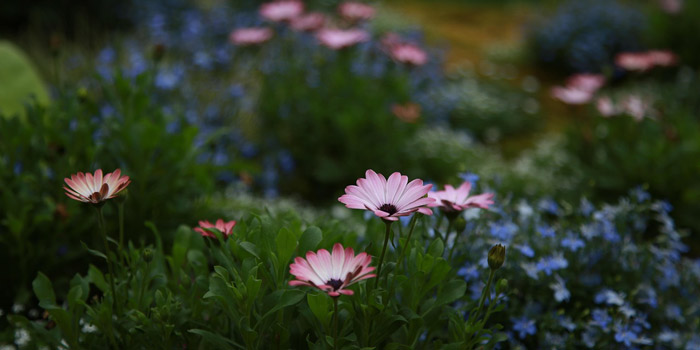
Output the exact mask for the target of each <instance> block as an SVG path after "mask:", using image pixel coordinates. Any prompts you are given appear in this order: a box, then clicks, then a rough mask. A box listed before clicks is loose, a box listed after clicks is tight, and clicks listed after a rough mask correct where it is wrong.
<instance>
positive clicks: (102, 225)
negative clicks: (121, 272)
mask: <svg viewBox="0 0 700 350" xmlns="http://www.w3.org/2000/svg"><path fill="white" fill-rule="evenodd" d="M97 222H98V223H99V225H100V231H101V232H102V242H103V243H104V245H105V255H106V256H107V269H108V270H109V275H110V276H109V285H110V288H111V289H112V308H114V306H115V305H117V307H118V305H119V303H118V302H117V293H116V288H114V268H113V267H112V260H111V259H110V255H111V254H110V251H109V244H108V243H107V228H106V227H105V218H104V215H102V207H97Z"/></svg>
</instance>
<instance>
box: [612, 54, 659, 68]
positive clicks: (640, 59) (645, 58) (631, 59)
mask: <svg viewBox="0 0 700 350" xmlns="http://www.w3.org/2000/svg"><path fill="white" fill-rule="evenodd" d="M615 64H616V65H618V66H620V67H621V68H623V69H625V70H629V71H640V72H644V71H647V70H649V69H651V68H652V67H654V61H653V59H652V58H651V57H650V56H649V55H647V53H646V52H623V53H620V54H618V55H617V56H616V57H615Z"/></svg>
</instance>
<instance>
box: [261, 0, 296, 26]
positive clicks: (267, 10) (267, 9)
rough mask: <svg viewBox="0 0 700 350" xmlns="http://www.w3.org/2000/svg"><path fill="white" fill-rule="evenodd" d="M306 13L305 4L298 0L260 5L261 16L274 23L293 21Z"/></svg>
mask: <svg viewBox="0 0 700 350" xmlns="http://www.w3.org/2000/svg"><path fill="white" fill-rule="evenodd" d="M303 12H304V4H303V3H302V2H301V1H296V0H278V1H273V2H268V3H264V4H262V5H260V15H261V16H262V17H263V18H265V19H268V20H270V21H273V22H282V21H291V20H292V19H293V18H295V17H297V16H299V15H301V14H302V13H303Z"/></svg>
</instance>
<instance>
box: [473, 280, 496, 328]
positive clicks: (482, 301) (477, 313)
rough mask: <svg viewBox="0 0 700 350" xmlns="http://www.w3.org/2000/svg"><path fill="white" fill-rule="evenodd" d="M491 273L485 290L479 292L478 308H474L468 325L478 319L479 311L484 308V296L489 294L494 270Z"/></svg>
mask: <svg viewBox="0 0 700 350" xmlns="http://www.w3.org/2000/svg"><path fill="white" fill-rule="evenodd" d="M490 271H491V272H490V273H489V281H488V282H487V283H486V288H484V290H483V291H482V292H481V299H479V307H477V308H476V314H475V315H474V317H473V318H472V319H471V320H470V323H472V324H473V323H474V322H475V321H476V319H477V318H479V314H480V313H481V309H482V308H483V307H484V300H486V294H489V295H490V294H491V282H493V276H494V275H495V274H496V270H490Z"/></svg>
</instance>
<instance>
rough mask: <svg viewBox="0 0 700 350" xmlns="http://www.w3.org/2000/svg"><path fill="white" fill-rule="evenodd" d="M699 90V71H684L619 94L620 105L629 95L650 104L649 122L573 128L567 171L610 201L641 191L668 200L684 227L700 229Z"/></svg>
mask: <svg viewBox="0 0 700 350" xmlns="http://www.w3.org/2000/svg"><path fill="white" fill-rule="evenodd" d="M698 91H700V79H699V78H698V74H697V72H694V71H692V70H682V71H681V72H679V74H678V76H677V78H676V79H673V80H672V81H669V82H665V83H664V82H661V83H647V84H646V85H642V86H641V88H639V87H638V88H636V89H626V88H623V89H621V90H620V91H617V92H615V94H616V95H617V96H619V98H617V101H620V100H622V99H623V98H624V96H626V95H627V94H630V93H633V94H639V95H640V96H642V98H645V99H648V102H649V103H650V106H649V107H650V108H649V110H647V112H646V114H647V118H644V119H642V120H641V121H636V120H635V119H633V118H632V117H631V116H626V115H623V116H616V117H612V118H602V117H591V119H589V120H588V121H587V123H586V124H585V126H584V127H577V128H571V129H570V130H569V133H568V135H569V138H568V142H567V150H568V151H569V152H570V153H571V154H572V156H574V157H575V158H574V159H573V160H574V161H576V163H572V164H570V165H569V166H571V167H575V168H577V169H578V171H579V172H581V173H582V174H583V175H584V178H587V179H590V181H591V183H590V184H589V189H590V190H591V191H592V192H593V193H594V194H595V195H596V196H597V197H598V198H602V199H607V200H610V199H612V198H615V197H616V196H619V195H622V194H624V193H626V192H627V191H628V190H629V189H630V188H633V187H637V186H643V187H644V188H645V189H646V190H647V191H649V192H650V193H651V194H652V195H653V196H654V197H658V198H663V199H666V200H669V201H670V203H671V204H672V205H673V206H674V208H675V210H674V211H673V212H672V216H674V217H675V218H676V219H677V220H678V221H679V225H680V226H683V227H690V228H693V229H695V230H697V229H700V221H698V220H697V215H696V214H695V213H697V211H698V210H700V181H698V177H697V174H698V173H699V172H700V164H698V162H697V161H696V160H697V159H700V124H698V121H699V119H698V114H697V113H698V111H700V95H698ZM652 96H653V97H652ZM574 164H576V165H574Z"/></svg>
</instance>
